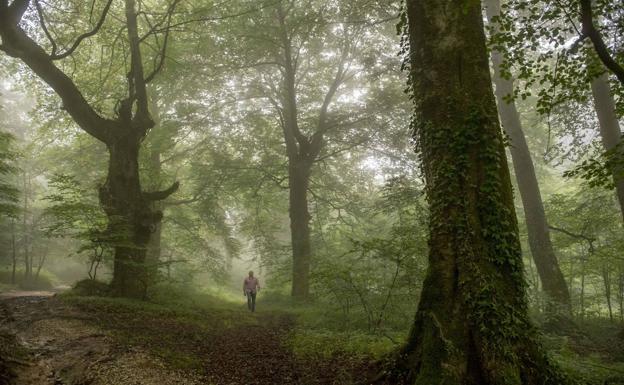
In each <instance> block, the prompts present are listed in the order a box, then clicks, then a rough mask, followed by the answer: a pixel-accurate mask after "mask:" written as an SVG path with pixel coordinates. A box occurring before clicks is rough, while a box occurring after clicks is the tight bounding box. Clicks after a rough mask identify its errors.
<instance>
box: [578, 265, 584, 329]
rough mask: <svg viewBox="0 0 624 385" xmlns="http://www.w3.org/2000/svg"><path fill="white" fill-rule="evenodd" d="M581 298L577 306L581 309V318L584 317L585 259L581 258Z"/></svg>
mask: <svg viewBox="0 0 624 385" xmlns="http://www.w3.org/2000/svg"><path fill="white" fill-rule="evenodd" d="M581 258H582V259H581V298H580V300H579V306H580V307H581V318H584V317H585V257H581Z"/></svg>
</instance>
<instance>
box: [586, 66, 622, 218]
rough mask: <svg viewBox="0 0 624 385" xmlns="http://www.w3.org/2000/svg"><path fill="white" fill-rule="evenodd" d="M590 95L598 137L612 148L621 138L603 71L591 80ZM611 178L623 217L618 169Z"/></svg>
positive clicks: (606, 146) (620, 181) (605, 147)
mask: <svg viewBox="0 0 624 385" xmlns="http://www.w3.org/2000/svg"><path fill="white" fill-rule="evenodd" d="M591 89H592V95H593V98H594V108H595V109H596V115H597V117H598V123H599V128H600V139H601V140H602V146H603V148H604V149H605V151H609V150H611V149H613V148H614V147H615V146H616V145H617V144H618V143H619V142H620V140H621V138H622V132H621V131H620V124H619V122H618V117H617V114H616V113H615V102H614V100H613V94H612V93H611V87H610V86H609V80H608V77H607V74H606V73H604V74H602V75H600V76H598V77H597V78H594V79H593V80H592V82H591ZM613 171H614V175H613V180H614V182H615V192H616V196H617V199H618V202H619V204H620V211H621V212H622V216H623V218H624V178H622V177H621V176H618V175H616V172H617V171H618V170H613Z"/></svg>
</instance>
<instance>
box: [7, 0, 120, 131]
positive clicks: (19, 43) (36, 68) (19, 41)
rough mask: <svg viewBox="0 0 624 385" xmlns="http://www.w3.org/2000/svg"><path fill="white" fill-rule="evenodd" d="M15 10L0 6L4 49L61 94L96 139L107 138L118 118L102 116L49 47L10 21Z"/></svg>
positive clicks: (69, 107) (79, 121)
mask: <svg viewBox="0 0 624 385" xmlns="http://www.w3.org/2000/svg"><path fill="white" fill-rule="evenodd" d="M11 17H12V14H11V12H9V10H8V9H7V8H4V9H3V8H2V7H0V37H1V38H2V46H1V47H0V49H2V50H3V51H4V52H6V53H7V54H8V55H10V56H12V57H16V58H19V59H20V60H21V61H22V62H24V64H26V65H27V66H28V67H30V69H32V70H33V72H34V73H35V74H36V75H37V76H39V77H40V78H41V79H42V80H43V81H44V82H46V83H47V84H48V85H49V86H50V87H52V89H53V90H54V91H55V92H56V93H57V94H58V95H59V96H60V97H61V100H62V101H63V107H64V109H65V110H67V112H68V113H69V114H70V115H71V117H72V118H73V119H74V121H75V122H76V123H77V124H78V125H79V126H80V127H81V128H82V129H83V130H84V131H86V132H87V133H89V134H90V135H92V136H93V137H95V138H96V139H98V140H100V141H102V142H105V143H106V142H107V141H108V139H109V130H110V129H112V128H113V127H114V126H115V122H113V121H111V120H108V119H105V118H103V117H101V116H100V115H99V114H98V113H97V112H96V111H95V110H94V109H93V107H91V106H90V105H89V103H88V102H87V101H86V99H85V98H84V96H83V95H82V93H81V92H80V90H79V89H78V87H76V85H75V84H74V82H73V81H72V80H71V79H70V78H69V77H68V76H67V75H66V74H65V73H64V72H63V71H61V70H60V69H59V68H58V67H56V66H55V65H54V62H53V61H52V59H51V58H50V56H49V55H48V54H47V53H46V52H45V50H44V49H43V48H42V47H41V46H40V45H38V44H37V43H36V42H35V41H34V40H32V39H31V38H30V37H29V36H28V35H27V34H26V32H24V30H23V29H21V28H20V27H19V26H18V25H13V24H11V23H10V22H9V21H10V20H11Z"/></svg>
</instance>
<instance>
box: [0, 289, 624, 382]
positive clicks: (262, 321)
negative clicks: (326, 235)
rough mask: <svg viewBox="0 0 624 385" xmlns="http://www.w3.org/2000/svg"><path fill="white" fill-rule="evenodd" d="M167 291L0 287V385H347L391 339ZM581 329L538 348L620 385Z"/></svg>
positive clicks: (608, 333) (609, 356)
mask: <svg viewBox="0 0 624 385" xmlns="http://www.w3.org/2000/svg"><path fill="white" fill-rule="evenodd" d="M168 295H169V297H164V298H162V299H159V300H154V301H152V302H148V301H132V300H124V299H119V298H117V299H115V298H107V297H89V296H81V295H76V294H71V293H64V294H59V295H57V294H56V293H53V292H47V291H40V292H32V291H19V290H12V291H5V292H4V293H0V385H5V384H9V385H86V384H89V385H113V384H114V385H152V384H153V385H173V384H176V385H199V384H202V385H238V384H240V385H243V384H244V385H253V384H266V385H273V384H279V385H289V384H293V385H317V384H319V385H320V384H340V385H347V384H353V383H358V382H361V380H362V379H363V378H366V377H367V376H368V375H371V374H372V371H373V366H374V362H375V360H376V358H379V357H381V356H382V355H383V354H385V353H387V352H389V351H391V350H392V349H394V348H396V346H397V345H396V344H395V343H390V342H389V341H390V339H389V338H383V337H380V336H376V337H375V336H371V335H369V334H366V333H359V334H358V332H357V331H349V332H348V333H343V332H339V331H338V330H331V329H327V325H326V324H325V323H326V322H327V321H319V314H318V313H310V314H308V313H306V310H305V309H304V310H301V309H299V310H298V309H297V308H293V306H292V305H288V306H287V305H284V304H279V303H271V302H270V301H266V302H265V300H264V298H263V301H261V302H260V304H259V309H258V312H256V313H250V312H248V311H247V309H246V306H245V303H244V298H243V297H242V296H240V298H239V297H232V298H229V299H227V298H226V299H224V298H222V297H221V296H211V295H207V294H206V295H203V294H202V295H197V296H190V295H186V296H185V295H181V294H179V293H173V294H172V293H169V294H168ZM167 298H169V299H167ZM309 310H310V309H308V310H307V311H309ZM317 310H318V309H317ZM306 317H307V318H306ZM324 322H325V323H324ZM581 326H582V329H583V330H584V331H586V332H587V333H588V334H587V338H585V340H584V341H582V343H580V344H579V342H578V341H574V340H572V339H570V338H569V337H566V336H555V335H544V336H543V342H544V344H545V346H546V347H547V349H548V351H549V353H550V354H551V355H552V356H553V358H554V359H555V360H556V361H557V362H558V363H559V364H560V366H561V367H562V368H563V369H564V370H565V371H566V372H568V373H569V374H570V375H571V376H572V377H573V378H576V379H578V380H579V381H580V382H581V383H584V384H592V385H593V384H596V385H597V384H600V385H603V384H612V385H613V384H624V356H623V354H624V349H623V348H624V346H620V345H621V340H620V338H621V337H617V333H618V332H619V330H621V326H618V325H617V324H615V323H609V322H607V320H604V322H596V321H593V322H586V323H583V324H582V325H581ZM403 338H404V337H401V336H394V337H393V339H396V340H397V341H401V340H403ZM358 380H359V381H358Z"/></svg>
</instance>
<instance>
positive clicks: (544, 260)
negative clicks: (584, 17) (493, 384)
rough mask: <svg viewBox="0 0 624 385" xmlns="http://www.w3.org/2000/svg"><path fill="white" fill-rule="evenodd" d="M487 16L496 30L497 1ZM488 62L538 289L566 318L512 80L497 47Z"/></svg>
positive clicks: (489, 4) (566, 296) (489, 0)
mask: <svg viewBox="0 0 624 385" xmlns="http://www.w3.org/2000/svg"><path fill="white" fill-rule="evenodd" d="M485 5H486V10H487V18H488V20H489V22H490V24H491V26H492V27H493V28H494V29H495V30H496V29H498V26H497V22H496V21H495V20H496V18H497V17H498V16H499V15H500V1H499V0H486V1H485ZM490 57H491V59H492V65H493V67H494V84H495V85H496V91H495V95H496V101H497V103H498V112H499V114H500V118H501V123H502V125H503V129H504V130H505V133H506V134H507V136H508V137H509V139H510V146H509V151H510V152H511V159H512V161H513V167H514V172H515V174H516V180H517V182H518V190H519V191H520V197H521V198H522V206H523V207H524V218H525V221H526V226H527V234H528V239H529V247H530V249H531V255H532V256H533V260H534V261H535V267H536V268H537V273H538V274H539V277H540V282H541V283H542V290H543V291H544V293H545V294H546V296H547V299H548V303H547V309H548V311H549V313H550V314H551V315H561V316H564V317H570V316H571V314H572V307H571V305H570V292H569V290H568V285H567V284H566V281H565V278H564V277H563V273H562V272H561V269H560V268H559V262H558V261H557V257H556V256H555V250H554V248H553V245H552V242H551V240H550V231H549V227H548V221H547V220H546V213H545V211H544V204H543V203H542V195H541V193H540V189H539V184H538V182H537V176H536V175H535V167H534V166H533V160H532V159H531V152H530V151H529V146H528V145H527V141H526V138H525V136H524V132H523V130H522V123H521V122H520V115H519V114H518V110H517V109H516V104H515V102H514V101H513V100H510V98H511V97H513V93H514V90H513V79H506V78H504V77H503V76H502V75H501V65H502V64H503V56H502V54H501V53H500V52H498V51H497V50H491V51H490ZM557 318H559V317H557Z"/></svg>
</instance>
